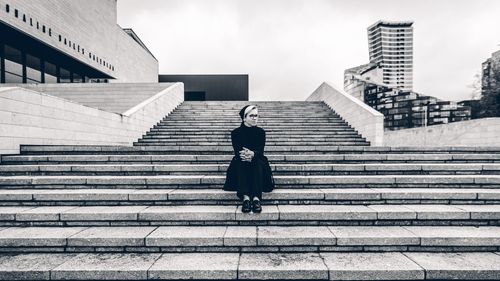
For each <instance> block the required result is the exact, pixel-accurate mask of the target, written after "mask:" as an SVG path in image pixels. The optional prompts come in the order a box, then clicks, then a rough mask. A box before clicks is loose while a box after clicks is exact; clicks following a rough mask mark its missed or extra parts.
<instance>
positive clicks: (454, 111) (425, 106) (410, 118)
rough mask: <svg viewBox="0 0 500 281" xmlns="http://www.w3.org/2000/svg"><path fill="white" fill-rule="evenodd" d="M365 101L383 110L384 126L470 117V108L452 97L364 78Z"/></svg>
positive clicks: (402, 126)
mask: <svg viewBox="0 0 500 281" xmlns="http://www.w3.org/2000/svg"><path fill="white" fill-rule="evenodd" d="M364 83H365V89H364V101H365V103H366V104H368V105H369V106H371V107H372V108H374V109H375V110H377V111H379V112H380V113H382V114H384V128H385V129H386V130H401V129H408V128H414V127H424V126H432V125H438V124H448V123H451V122H458V121H464V120H470V119H471V108H470V107H469V106H461V105H458V104H457V103H455V102H452V101H443V100H440V99H438V98H435V97H431V96H426V95H421V94H417V93H415V92H413V91H404V90H400V89H394V88H390V87H387V86H386V85H382V84H376V83H372V82H369V81H366V80H365V81H364Z"/></svg>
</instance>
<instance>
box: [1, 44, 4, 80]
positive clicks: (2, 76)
mask: <svg viewBox="0 0 500 281" xmlns="http://www.w3.org/2000/svg"><path fill="white" fill-rule="evenodd" d="M3 64H4V61H3V45H2V44H0V83H5V81H4V73H3V68H4V67H3Z"/></svg>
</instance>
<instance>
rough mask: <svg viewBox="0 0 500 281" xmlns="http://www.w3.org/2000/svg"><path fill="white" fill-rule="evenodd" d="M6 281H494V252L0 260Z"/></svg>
mask: <svg viewBox="0 0 500 281" xmlns="http://www.w3.org/2000/svg"><path fill="white" fill-rule="evenodd" d="M211 269H212V270H211ZM0 273H1V274H0V276H1V277H0V278H1V279H2V280H6V279H21V278H22V279H36V280H61V279H79V280H96V279H121V280H127V279H128V280H129V279H134V280H152V279H158V278H162V279H163V278H166V279H171V280H180V279H186V278H188V279H190V278H191V279H192V278H195V279H231V280H240V279H241V280H243V279H254V280H255V279H262V278H265V279H274V280H292V279H293V280H296V279H302V280H305V279H315V280H405V279H411V280H435V279H439V280H449V279H453V280H472V279H481V280H495V279H497V278H498V274H499V273H500V255H498V254H495V253H474V252H473V253H428V252H422V253H404V254H402V253H399V252H393V253H319V254H318V253H281V254H277V253H272V254H266V253H262V254H259V253H243V254H237V253H235V254H232V253H179V254H170V253H169V254H124V253H114V254H78V255H75V254H14V255H0Z"/></svg>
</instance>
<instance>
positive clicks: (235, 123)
mask: <svg viewBox="0 0 500 281" xmlns="http://www.w3.org/2000/svg"><path fill="white" fill-rule="evenodd" d="M240 124H241V120H213V119H210V120H207V119H202V120H192V121H191V120H181V121H173V120H170V119H167V120H166V121H162V122H160V123H159V124H158V125H155V126H154V128H161V127H171V126H196V127H205V126H210V127H219V126H223V127H232V128H237V127H239V126H240ZM290 125H295V126H299V127H301V126H317V127H323V126H345V127H348V126H346V125H345V123H344V122H343V121H341V120H338V121H317V120H311V121H307V120H303V121H300V122H299V121H296V122H289V121H280V120H259V127H261V128H264V129H265V128H268V127H275V126H276V127H277V126H290Z"/></svg>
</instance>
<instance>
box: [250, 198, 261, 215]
mask: <svg viewBox="0 0 500 281" xmlns="http://www.w3.org/2000/svg"><path fill="white" fill-rule="evenodd" d="M252 211H253V212H254V213H260V212H262V206H261V205H260V200H253V202H252Z"/></svg>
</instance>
